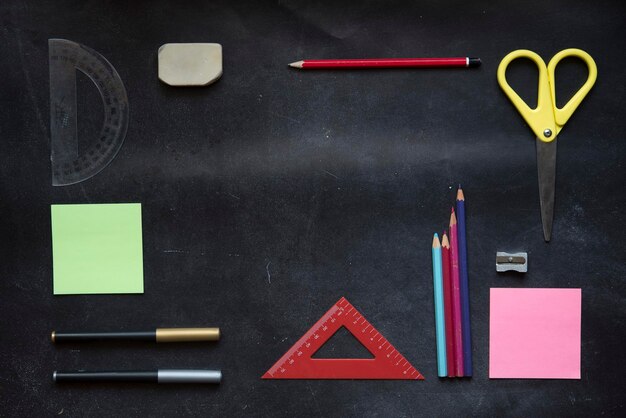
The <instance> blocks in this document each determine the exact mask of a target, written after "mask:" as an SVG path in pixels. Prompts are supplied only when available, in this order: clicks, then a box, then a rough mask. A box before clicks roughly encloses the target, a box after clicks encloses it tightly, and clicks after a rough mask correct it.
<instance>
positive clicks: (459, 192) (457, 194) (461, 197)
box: [456, 185, 465, 201]
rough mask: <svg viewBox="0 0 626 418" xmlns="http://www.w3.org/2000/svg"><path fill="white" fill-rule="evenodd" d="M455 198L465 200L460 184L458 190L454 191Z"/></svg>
mask: <svg viewBox="0 0 626 418" xmlns="http://www.w3.org/2000/svg"><path fill="white" fill-rule="evenodd" d="M456 200H462V201H465V195H464V194H463V189H461V186H460V185H459V190H457V192H456Z"/></svg>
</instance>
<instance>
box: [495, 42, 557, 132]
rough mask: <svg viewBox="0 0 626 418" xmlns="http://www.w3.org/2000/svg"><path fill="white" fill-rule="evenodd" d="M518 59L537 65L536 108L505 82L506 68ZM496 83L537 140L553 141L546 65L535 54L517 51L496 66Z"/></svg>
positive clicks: (550, 97)
mask: <svg viewBox="0 0 626 418" xmlns="http://www.w3.org/2000/svg"><path fill="white" fill-rule="evenodd" d="M518 58H528V59H530V60H531V61H533V62H534V63H535V64H536V65H537V69H538V70H539V85H538V90H537V107H535V108H534V109H531V108H530V107H528V105H527V104H526V102H524V100H522V98H521V97H519V95H518V94H517V93H516V92H515V90H513V88H511V86H510V85H509V83H508V82H507V81H506V68H507V67H508V66H509V64H510V63H511V61H513V60H516V59H518ZM498 83H499V84H500V87H501V88H502V90H504V93H506V95H507V96H509V99H510V100H511V102H513V105H514V106H515V107H516V108H517V111H518V112H519V113H520V114H521V115H522V117H523V118H524V120H525V121H526V123H527V124H528V125H529V126H530V128H531V129H532V130H533V132H534V133H535V135H537V138H539V139H541V140H542V141H544V142H550V141H553V140H554V138H555V137H556V133H557V129H556V121H555V118H554V104H553V102H552V96H551V90H550V81H549V78H548V69H547V68H546V63H545V62H544V61H543V60H542V59H541V57H540V56H539V55H537V54H536V53H534V52H532V51H529V50H527V49H518V50H517V51H513V52H510V53H509V54H508V55H507V56H506V57H504V58H503V59H502V61H501V62H500V65H499V66H498Z"/></svg>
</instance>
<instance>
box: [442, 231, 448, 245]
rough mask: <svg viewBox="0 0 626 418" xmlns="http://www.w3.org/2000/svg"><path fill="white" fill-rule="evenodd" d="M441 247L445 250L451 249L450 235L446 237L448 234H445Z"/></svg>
mask: <svg viewBox="0 0 626 418" xmlns="http://www.w3.org/2000/svg"><path fill="white" fill-rule="evenodd" d="M441 246H442V247H443V248H450V241H448V235H446V233H445V232H444V233H443V238H441Z"/></svg>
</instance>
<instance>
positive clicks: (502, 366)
mask: <svg viewBox="0 0 626 418" xmlns="http://www.w3.org/2000/svg"><path fill="white" fill-rule="evenodd" d="M581 297H582V293H581V290H580V289H523V288H511V289H501V288H492V289H490V308H489V377H490V378H492V379H494V378H502V379H504V378H506V379H513V378H520V379H580V347H581V344H580V335H581V329H580V326H581V303H582V300H581Z"/></svg>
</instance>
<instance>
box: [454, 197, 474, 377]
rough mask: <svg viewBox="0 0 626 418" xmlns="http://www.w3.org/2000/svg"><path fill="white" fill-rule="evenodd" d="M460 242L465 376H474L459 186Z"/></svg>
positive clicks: (465, 237) (457, 200)
mask: <svg viewBox="0 0 626 418" xmlns="http://www.w3.org/2000/svg"><path fill="white" fill-rule="evenodd" d="M456 213H457V222H458V240H459V284H460V291H461V292H460V293H461V329H462V330H463V375H464V376H472V373H473V367H472V334H471V329H470V328H471V327H470V308H469V280H468V274H467V236H466V234H465V196H464V195H463V189H461V185H459V190H458V192H457V194H456Z"/></svg>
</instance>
